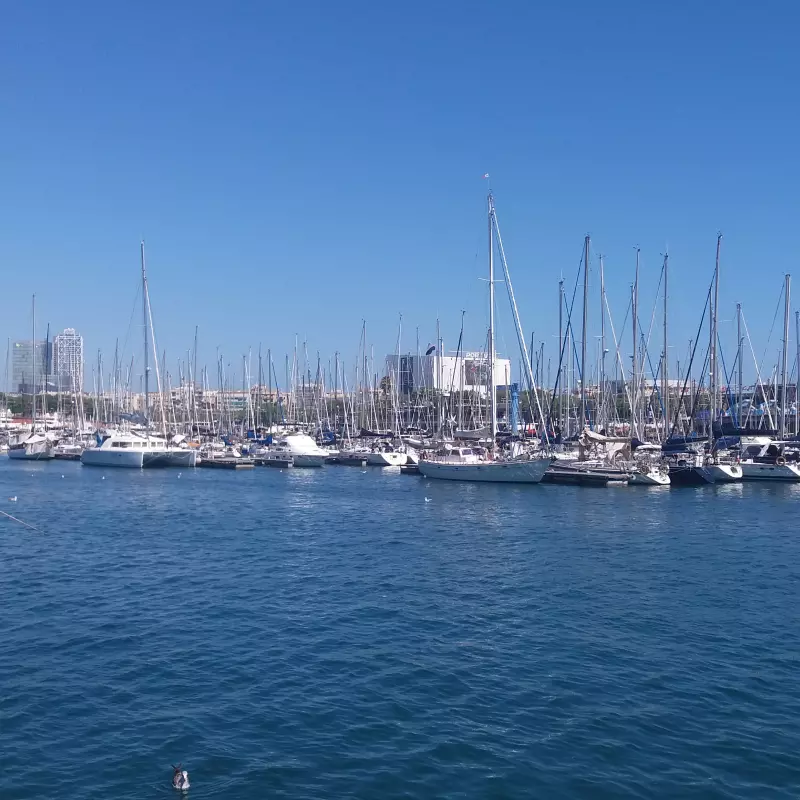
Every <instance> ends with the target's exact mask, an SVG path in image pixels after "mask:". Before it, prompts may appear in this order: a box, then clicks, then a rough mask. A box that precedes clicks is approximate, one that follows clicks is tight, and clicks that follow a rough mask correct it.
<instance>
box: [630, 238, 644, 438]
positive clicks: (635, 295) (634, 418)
mask: <svg viewBox="0 0 800 800" xmlns="http://www.w3.org/2000/svg"><path fill="white" fill-rule="evenodd" d="M639 253H640V250H639V248H638V247H637V248H636V272H635V274H634V278H633V291H632V294H631V311H632V312H633V359H632V361H631V385H632V387H633V408H632V409H631V425H632V427H633V429H634V431H635V432H636V436H637V437H638V438H642V434H641V432H640V431H639V380H638V375H639V358H638V344H639V342H638V339H639V328H638V323H639Z"/></svg>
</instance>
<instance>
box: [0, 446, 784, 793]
mask: <svg viewBox="0 0 800 800" xmlns="http://www.w3.org/2000/svg"><path fill="white" fill-rule="evenodd" d="M14 495H15V496H17V498H18V500H17V502H15V503H12V502H8V501H7V500H6V498H8V497H10V496H14ZM426 497H427V498H429V500H428V501H427V502H426V500H425V498H426ZM798 508H800V487H791V486H772V487H771V486H757V485H738V486H736V485H733V486H728V487H724V488H719V489H713V488H711V489H698V490H693V489H689V490H679V489H673V490H662V489H655V490H648V489H645V488H642V489H638V488H636V489H634V488H616V489H607V490H597V489H595V490H592V489H579V488H569V487H558V486H538V487H537V486H534V487H510V486H494V487H493V486H470V485H468V484H463V485H459V484H448V483H439V484H436V483H429V482H426V481H424V480H422V479H419V478H410V477H405V476H400V475H398V474H393V473H386V472H381V471H376V470H369V471H367V472H362V470H360V469H353V468H345V467H338V468H337V467H330V468H325V469H323V470H317V471H313V470H312V471H303V470H294V471H286V472H282V473H281V472H278V471H275V470H268V469H259V470H255V471H252V472H248V473H227V472H216V471H205V470H197V471H184V472H182V473H178V472H177V471H145V472H129V471H113V470H102V469H91V468H88V467H87V468H82V467H81V466H80V464H72V463H66V464H63V463H49V464H33V465H30V464H28V465H23V464H19V463H8V462H7V461H6V460H5V459H3V460H0V509H3V510H5V511H7V512H10V513H12V514H14V515H16V516H18V517H21V518H22V519H25V520H26V521H28V522H30V523H31V524H33V525H36V526H37V527H39V528H41V529H42V531H43V532H42V533H35V532H33V531H30V530H27V529H25V528H23V527H21V526H19V525H17V524H14V523H11V522H10V521H8V520H0V797H1V798H3V800H16V799H19V800H22V799H23V798H42V797H53V798H56V797H57V798H103V799H104V800H107V799H108V798H114V800H125V798H137V800H138V798H148V797H154V798H157V797H172V796H174V795H175V793H174V791H173V790H172V789H171V788H170V779H171V769H170V764H171V763H177V762H179V761H182V762H183V763H184V765H185V766H186V767H187V768H188V770H189V773H190V778H191V782H192V788H191V789H190V791H189V797H190V798H195V799H196V800H200V798H254V799H255V798H264V797H273V798H350V797H353V798H381V800H387V798H517V797H520V798H528V797H541V798H623V797H638V798H717V797H719V798H778V797H785V798H790V797H791V798H795V797H797V795H798V792H800V672H799V671H798V666H799V665H798V656H799V655H800V626H799V625H798V623H800V618H799V617H800V611H799V610H798V609H799V608H800V603H799V602H798V601H800V596H799V595H800V583H799V582H798V578H799V577H800V533H799V532H798V527H797V511H798Z"/></svg>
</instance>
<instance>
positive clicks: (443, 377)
mask: <svg viewBox="0 0 800 800" xmlns="http://www.w3.org/2000/svg"><path fill="white" fill-rule="evenodd" d="M386 371H387V374H388V375H389V378H390V379H391V381H392V384H393V385H396V386H397V387H398V388H399V393H400V395H401V396H404V395H406V396H407V395H410V394H414V393H419V392H424V391H436V392H438V391H442V392H444V393H445V394H448V393H450V392H453V393H458V392H475V393H477V394H480V395H484V396H485V395H486V394H487V387H488V385H489V358H488V356H487V355H486V353H469V352H467V353H461V354H459V355H450V356H449V355H442V356H440V355H438V354H437V353H431V354H430V355H401V356H397V355H391V356H386ZM510 383H512V378H511V360H510V359H508V358H499V357H498V358H495V365H494V385H495V387H500V386H507V385H509V384H510Z"/></svg>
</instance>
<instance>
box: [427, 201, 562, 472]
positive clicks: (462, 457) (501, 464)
mask: <svg viewBox="0 0 800 800" xmlns="http://www.w3.org/2000/svg"><path fill="white" fill-rule="evenodd" d="M488 210H489V342H488V344H489V369H488V387H487V389H488V393H489V429H490V435H491V449H490V450H489V451H488V452H486V451H481V450H480V449H479V448H478V449H476V448H470V447H457V448H450V449H448V450H444V451H442V452H440V453H435V454H433V455H429V456H427V457H425V458H420V460H419V471H420V472H421V473H422V474H423V475H424V476H425V477H426V478H436V479H439V480H449V481H474V482H479V483H539V482H540V481H541V480H542V478H543V477H544V474H545V472H547V468H548V467H549V466H550V463H551V460H552V459H551V458H549V457H542V455H541V454H539V453H531V452H527V453H523V454H521V455H519V456H516V457H513V458H501V457H497V456H496V455H495V448H496V440H497V393H496V391H495V385H494V370H495V363H496V361H497V354H496V352H495V331H494V283H495V281H494V229H495V224H496V221H495V209H494V199H493V197H492V194H491V192H489V196H488ZM501 255H502V253H501ZM506 277H507V276H506ZM523 341H524V340H523Z"/></svg>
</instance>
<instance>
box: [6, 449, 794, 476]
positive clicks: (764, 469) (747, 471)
mask: <svg viewBox="0 0 800 800" xmlns="http://www.w3.org/2000/svg"><path fill="white" fill-rule="evenodd" d="M9 455H10V453H9ZM741 466H742V480H745V481H784V482H786V481H800V468H798V467H797V466H796V465H795V464H764V463H761V462H750V463H748V462H746V461H743V462H742V465H741Z"/></svg>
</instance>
